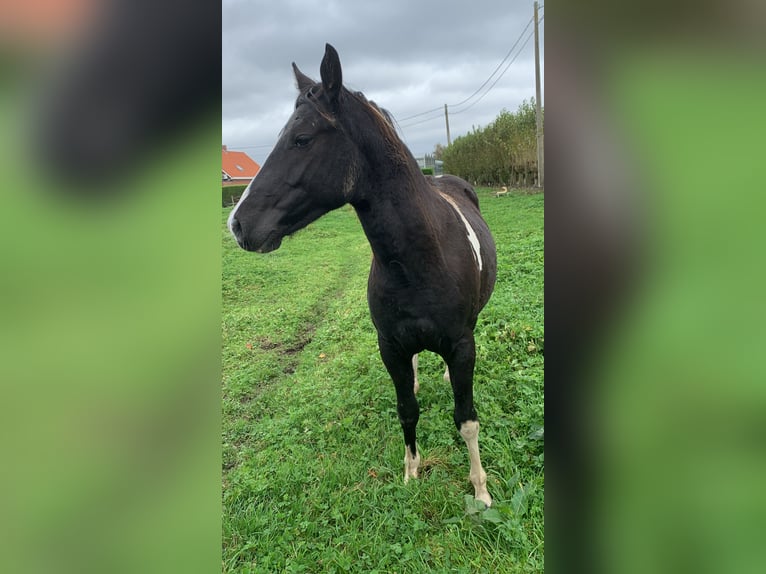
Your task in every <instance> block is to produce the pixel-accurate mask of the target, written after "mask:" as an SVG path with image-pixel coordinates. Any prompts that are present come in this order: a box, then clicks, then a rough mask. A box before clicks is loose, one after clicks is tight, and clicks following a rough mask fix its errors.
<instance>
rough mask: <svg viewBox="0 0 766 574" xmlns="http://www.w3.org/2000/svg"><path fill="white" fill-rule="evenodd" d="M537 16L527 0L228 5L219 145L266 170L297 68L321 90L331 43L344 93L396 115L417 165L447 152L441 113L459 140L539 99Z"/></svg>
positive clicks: (240, 0)
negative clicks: (439, 148)
mask: <svg viewBox="0 0 766 574" xmlns="http://www.w3.org/2000/svg"><path fill="white" fill-rule="evenodd" d="M540 4H541V6H542V5H543V4H544V3H543V2H540ZM532 13H533V2H532V1H531V0H529V1H527V0H505V1H500V0H463V1H461V2H450V1H446V0H441V1H436V0H386V1H385V2H382V1H365V0H223V79H222V82H223V85H222V91H223V111H222V113H223V118H222V143H223V144H226V145H228V147H229V149H234V150H242V151H246V152H247V153H248V155H250V157H252V158H253V159H255V160H256V161H257V162H258V163H260V164H263V162H264V160H265V159H266V157H267V156H268V154H269V152H270V151H271V148H272V147H273V145H274V143H276V139H277V135H278V134H279V131H280V130H281V129H282V127H283V126H284V124H285V122H286V121H287V119H288V118H289V116H290V114H291V113H292V109H293V107H294V104H295V98H296V96H297V91H296V88H295V79H294V77H293V73H292V68H291V65H290V64H291V63H292V62H293V61H294V62H295V63H296V64H297V65H298V67H299V68H300V69H301V71H303V73H305V74H306V75H308V76H310V77H312V78H315V79H317V80H318V79H319V64H320V62H321V60H322V56H323V54H324V46H325V43H327V42H329V43H330V44H332V45H333V46H335V48H336V49H337V50H338V53H339V54H340V60H341V64H342V67H343V83H344V85H345V86H346V87H349V88H351V89H354V90H358V91H361V92H363V93H364V94H365V95H366V96H367V98H368V99H371V100H374V101H375V102H376V103H377V104H378V105H380V106H382V107H384V108H386V109H387V110H388V111H389V112H391V113H392V114H393V116H394V118H395V119H396V120H397V122H398V123H399V134H400V135H401V136H402V138H403V140H404V142H405V143H406V144H407V145H408V146H409V148H410V150H411V151H412V152H413V154H414V155H415V156H420V155H423V154H425V153H431V152H433V149H434V146H435V145H436V144H437V143H441V144H442V145H446V144H447V134H446V127H445V122H444V109H443V108H444V104H445V103H446V104H448V105H449V106H450V118H449V121H450V131H451V135H452V139H455V138H456V137H457V136H460V135H462V134H465V133H467V132H469V131H470V130H471V128H472V126H474V125H475V126H485V125H487V124H488V123H489V122H491V121H492V120H494V119H495V117H497V115H498V114H499V113H500V112H501V111H502V110H503V108H505V109H507V110H509V111H512V112H513V111H516V109H517V107H518V106H519V104H520V103H521V102H522V101H523V100H525V99H526V100H531V99H532V98H534V95H535V68H534V38H533V37H530V38H529V40H528V41H527V43H526V46H524V48H523V49H521V46H522V45H523V44H524V42H525V41H526V40H527V38H528V36H529V35H530V34H531V33H532V32H533V25H532V24H531V23H530V20H531V18H532ZM544 13H545V10H544V8H543V9H541V11H540V16H541V17H542V16H543V15H544ZM527 24H529V27H528V28H526V27H527ZM525 28H526V32H525V31H524V30H525ZM544 30H545V21H544V20H543V21H542V22H541V24H540V43H541V46H540V54H541V68H542V69H543V70H544V66H543V61H544V50H543V39H544V37H545V34H544ZM519 39H520V40H519ZM517 40H519V42H518V44H517V45H516V47H515V48H513V46H514V44H515V43H516V42H517ZM512 48H513V50H512V51H511V49H512ZM509 51H510V52H511V53H510V56H509V57H508V59H507V60H506V61H505V62H504V63H503V64H502V66H500V68H499V69H498V70H497V73H496V74H495V75H494V76H492V77H491V78H490V76H491V75H492V73H493V72H494V71H495V70H496V68H498V66H499V65H500V64H501V62H503V59H504V58H505V57H506V55H508V53H509ZM514 57H515V58H516V59H515V61H514V62H513V63H511V64H510V66H508V68H507V70H506V66H507V65H508V63H509V62H510V61H511V60H512V59H513V58H514ZM504 70H506V71H505V73H504V74H503V71H504ZM501 74H502V77H500V75H501ZM498 77H500V79H499V80H498ZM488 78H489V82H488V83H487V84H486V85H485V86H484V88H482V89H481V90H480V91H479V93H478V94H476V95H475V96H473V97H472V98H471V99H469V100H468V101H467V102H465V103H464V104H462V105H456V104H459V103H461V102H463V101H464V100H466V98H469V97H470V96H471V95H472V94H474V92H476V91H477V90H478V89H479V88H480V87H481V86H482V84H483V83H484V82H485V81H486V80H487V79H488ZM496 80H497V83H495V84H494V87H492V88H491V89H489V88H490V86H492V84H493V83H494V82H495V81H496ZM543 88H544V84H543ZM488 89H489V91H487V90H488ZM484 94H486V95H484ZM482 96H483V97H482ZM480 98H481V99H480ZM542 101H543V104H544V103H545V91H544V89H543V98H542ZM435 108H439V109H438V110H437V111H434V112H431V113H428V114H425V115H419V116H417V117H412V116H415V114H421V113H422V112H426V111H428V110H433V109H435Z"/></svg>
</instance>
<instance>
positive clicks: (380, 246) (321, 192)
mask: <svg viewBox="0 0 766 574" xmlns="http://www.w3.org/2000/svg"><path fill="white" fill-rule="evenodd" d="M293 70H294V73H295V78H296V80H297V83H298V89H299V91H300V94H299V96H298V99H297V100H296V102H295V111H294V112H293V115H292V116H291V117H290V119H289V120H288V122H287V124H286V125H285V128H284V130H283V131H282V133H281V136H280V138H279V141H278V142H277V144H276V146H275V147H274V150H273V151H272V152H271V155H269V157H268V159H267V160H266V162H265V163H264V165H263V167H262V169H261V171H260V172H259V174H258V176H257V177H256V178H255V179H253V181H252V182H251V183H250V185H249V186H248V188H247V189H246V190H245V193H244V195H243V196H242V198H241V199H240V201H239V203H238V204H237V205H236V207H235V208H234V210H233V211H232V212H231V215H230V216H229V222H228V223H229V228H230V229H231V232H232V233H233V234H234V237H236V239H237V242H238V243H239V245H240V246H241V247H242V248H243V249H246V250H248V251H256V252H258V253H267V252H269V251H273V250H275V249H277V248H278V247H279V246H280V244H281V242H282V239H283V238H284V237H285V236H287V235H290V234H291V233H294V232H296V231H298V230H299V229H301V228H303V227H305V226H306V225H308V224H309V223H311V222H312V221H314V220H316V219H317V218H319V217H321V216H322V215H324V214H325V213H327V212H328V211H331V210H333V209H336V208H338V207H341V206H342V205H344V204H346V203H349V204H351V205H352V206H353V208H354V209H355V210H356V213H357V215H358V217H359V221H360V222H361V224H362V227H363V229H364V232H365V234H366V236H367V239H368V240H369V242H370V246H371V247H372V253H373V259H372V266H371V269H370V276H369V281H368V289H367V299H368V303H369V307H370V312H371V315H372V321H373V323H374V324H375V328H376V329H377V332H378V345H379V348H380V354H381V357H382V359H383V363H384V364H385V366H386V368H387V369H388V372H389V374H390V375H391V378H392V379H393V382H394V386H395V387H396V397H397V411H398V414H399V421H400V422H401V425H402V429H403V431H404V443H405V455H404V480H405V482H406V481H407V480H409V479H410V478H417V475H418V466H419V464H420V455H419V454H418V450H417V446H416V443H415V427H416V425H417V423H418V418H419V414H420V409H419V406H418V401H417V399H416V398H415V393H416V391H417V389H416V381H417V373H416V368H417V353H419V352H420V351H423V350H430V351H433V352H436V353H438V354H439V355H441V356H442V358H443V359H444V360H445V362H446V363H447V367H448V374H445V379H448V380H450V382H451V384H452V390H453V393H454V400H455V411H454V421H455V425H456V426H457V428H458V430H459V431H460V434H461V435H462V437H463V439H464V440H465V443H466V445H467V447H468V453H469V456H470V462H471V470H470V478H471V482H472V483H473V486H474V489H475V497H476V498H477V499H478V500H481V501H483V502H484V503H486V504H487V505H490V504H491V503H492V498H491V497H490V495H489V492H488V491H487V475H486V473H485V472H484V469H483V468H482V466H481V460H480V457H479V443H478V434H479V422H478V418H477V415H476V410H475V409H474V405H473V371H474V362H475V359H476V353H475V349H474V336H473V330H474V328H475V326H476V320H477V317H478V315H479V312H480V311H481V309H482V308H483V307H484V305H485V304H486V303H487V301H488V300H489V298H490V295H491V294H492V289H493V287H494V284H495V276H496V271H497V263H496V255H495V244H494V241H493V239H492V236H491V234H490V231H489V229H488V227H487V224H486V223H485V222H484V220H483V219H482V217H481V214H480V212H479V202H478V199H477V196H476V193H475V191H474V190H473V188H472V187H471V186H470V184H468V183H467V182H465V181H463V180H461V179H459V178H457V177H452V176H444V177H440V178H427V177H425V176H424V175H423V174H422V173H421V171H420V169H419V167H418V165H417V162H416V161H415V159H414V158H413V156H412V154H411V153H410V151H409V150H408V149H407V147H406V146H405V145H404V144H403V143H402V141H401V140H400V139H399V137H398V136H397V134H396V131H395V129H394V127H393V125H392V122H391V121H390V118H389V116H388V114H387V113H386V112H385V111H383V110H381V109H380V108H379V107H378V106H376V105H375V104H374V103H372V102H370V101H368V100H367V99H366V98H365V97H364V96H363V95H362V94H361V93H357V92H352V91H349V90H347V89H346V88H344V87H343V84H342V73H341V65H340V59H339V58H338V53H337V52H336V51H335V49H334V48H333V47H332V46H330V45H329V44H328V45H327V47H326V50H325V55H324V58H323V60H322V64H321V67H320V73H321V78H322V81H321V82H319V83H317V82H315V81H313V80H311V79H310V78H308V77H307V76H305V75H304V74H303V73H301V72H300V70H298V68H297V66H296V65H295V64H293Z"/></svg>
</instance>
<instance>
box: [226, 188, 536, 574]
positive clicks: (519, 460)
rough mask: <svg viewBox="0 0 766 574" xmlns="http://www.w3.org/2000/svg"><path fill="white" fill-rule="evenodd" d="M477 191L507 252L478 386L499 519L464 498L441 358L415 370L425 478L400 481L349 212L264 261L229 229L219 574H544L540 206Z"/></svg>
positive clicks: (399, 445) (488, 313)
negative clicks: (244, 247)
mask: <svg viewBox="0 0 766 574" xmlns="http://www.w3.org/2000/svg"><path fill="white" fill-rule="evenodd" d="M478 191H479V196H480V200H481V205H482V211H483V213H484V215H485V218H486V220H487V222H488V223H489V225H490V228H491V229H492V231H493V234H494V237H495V241H496V243H497V247H498V280H497V286H496V288H495V292H494V295H493V296H492V299H491V300H490V302H489V304H488V305H487V307H486V308H485V309H484V311H483V312H482V314H481V316H480V317H479V324H478V326H477V329H476V341H477V362H476V363H477V364H476V374H475V382H474V388H475V402H476V408H477V411H478V413H479V419H480V421H481V423H482V426H481V433H480V435H479V441H480V446H481V454H482V462H483V464H484V467H485V469H486V471H487V474H488V488H489V491H490V493H491V494H492V496H493V498H494V504H493V506H492V508H490V509H482V508H481V506H482V505H481V503H475V502H474V500H473V497H472V496H471V494H472V493H473V487H472V486H471V484H470V482H469V480H468V468H469V465H468V453H467V450H466V448H465V444H464V443H463V440H462V438H461V437H460V435H459V434H458V432H457V430H456V429H455V426H454V423H453V422H452V408H453V402H452V394H451V390H450V387H449V383H446V382H444V381H443V380H442V373H443V363H442V361H441V359H440V358H439V357H437V356H436V355H433V354H431V353H422V354H421V356H420V368H419V379H420V384H421V389H420V393H419V395H418V401H419V402H420V408H421V415H420V422H419V424H418V446H419V449H420V453H421V457H422V463H421V478H420V479H419V480H417V481H411V482H410V483H408V484H407V485H404V483H403V465H402V460H403V456H404V445H403V439H402V433H401V427H400V426H399V422H398V419H397V415H396V399H395V394H394V389H393V385H392V383H391V381H390V379H389V378H388V375H387V373H386V371H385V368H384V367H383V364H382V362H381V360H380V357H379V355H378V350H377V344H376V336H375V331H374V328H373V326H372V323H371V321H370V318H369V312H368V310H367V301H366V285H367V273H368V271H369V264H370V248H369V246H368V244H367V241H366V239H365V237H364V235H363V233H362V230H361V226H360V225H359V223H358V221H357V219H356V215H355V214H354V212H353V210H352V209H351V208H350V207H348V206H346V207H344V208H342V209H340V210H337V211H335V212H332V213H330V214H328V215H326V216H325V217H324V218H322V219H320V220H319V221H317V222H315V223H314V224H312V225H311V226H309V227H308V228H307V229H306V230H304V231H302V232H299V233H298V234H296V235H295V237H293V238H291V239H287V240H285V242H284V244H283V245H282V247H281V248H280V249H279V250H277V251H275V252H273V253H270V254H267V255H257V254H252V253H247V252H245V251H242V250H240V249H239V248H238V247H237V246H236V243H235V242H234V240H233V239H232V238H231V237H230V236H229V234H228V231H227V230H226V229H225V224H224V225H223V228H222V235H223V278H222V289H223V326H222V329H223V571H225V572H398V573H403V572H423V571H426V570H430V571H433V572H471V573H474V572H488V573H490V572H516V571H519V572H525V571H530V572H542V571H543V569H544V559H543V556H544V543H543V526H544V525H543V487H544V478H543V476H544V475H543V473H544V458H543V350H544V332H543V202H544V197H543V195H542V194H538V195H527V194H522V193H518V194H514V193H510V194H508V195H507V196H504V197H500V198H495V197H493V196H492V194H491V191H490V190H488V189H480V190H478ZM228 211H229V210H228V209H224V210H223V212H222V218H223V220H224V221H225V218H226V216H227V215H228Z"/></svg>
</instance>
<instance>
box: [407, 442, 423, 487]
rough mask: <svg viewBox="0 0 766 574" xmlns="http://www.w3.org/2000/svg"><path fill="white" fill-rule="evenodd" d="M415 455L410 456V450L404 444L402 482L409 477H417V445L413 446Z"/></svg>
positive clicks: (418, 461) (418, 455)
mask: <svg viewBox="0 0 766 574" xmlns="http://www.w3.org/2000/svg"><path fill="white" fill-rule="evenodd" d="M415 452H416V453H417V454H415V456H414V457H413V456H412V453H411V452H410V447H409V446H407V445H404V483H405V484H406V483H407V481H408V480H409V479H411V478H417V477H418V467H419V466H420V453H419V452H418V451H417V447H415Z"/></svg>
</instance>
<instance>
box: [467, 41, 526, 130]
mask: <svg viewBox="0 0 766 574" xmlns="http://www.w3.org/2000/svg"><path fill="white" fill-rule="evenodd" d="M533 35H534V32H530V33H529V34H528V35H527V39H526V40H524V43H523V44H522V45H521V48H520V49H519V51H518V52H516V55H515V56H514V57H513V59H512V60H511V61H510V62H508V65H507V66H506V67H505V69H504V70H503V72H502V73H501V74H500V75H499V76H498V77H497V79H495V81H494V82H492V85H491V86H490V87H489V88H487V91H486V92H484V93H483V94H482V95H481V96H479V98H478V99H477V100H476V101H474V102H473V103H471V105H469V106H468V107H465V108H463V109H462V110H458V111H456V112H452V114H453V115H454V114H462V113H463V112H467V111H468V110H470V109H471V108H472V107H474V106H475V105H476V104H478V103H479V102H480V101H481V100H483V99H484V96H486V95H487V94H488V93H489V92H491V91H492V88H494V87H495V84H497V83H498V82H499V81H500V78H502V77H503V76H504V75H505V73H506V72H507V71H508V68H510V67H511V64H513V63H514V62H515V61H516V58H518V57H519V55H520V54H521V53H522V52H523V51H524V48H525V47H526V46H527V43H528V42H529V40H530V39H531V38H532V36H533Z"/></svg>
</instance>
